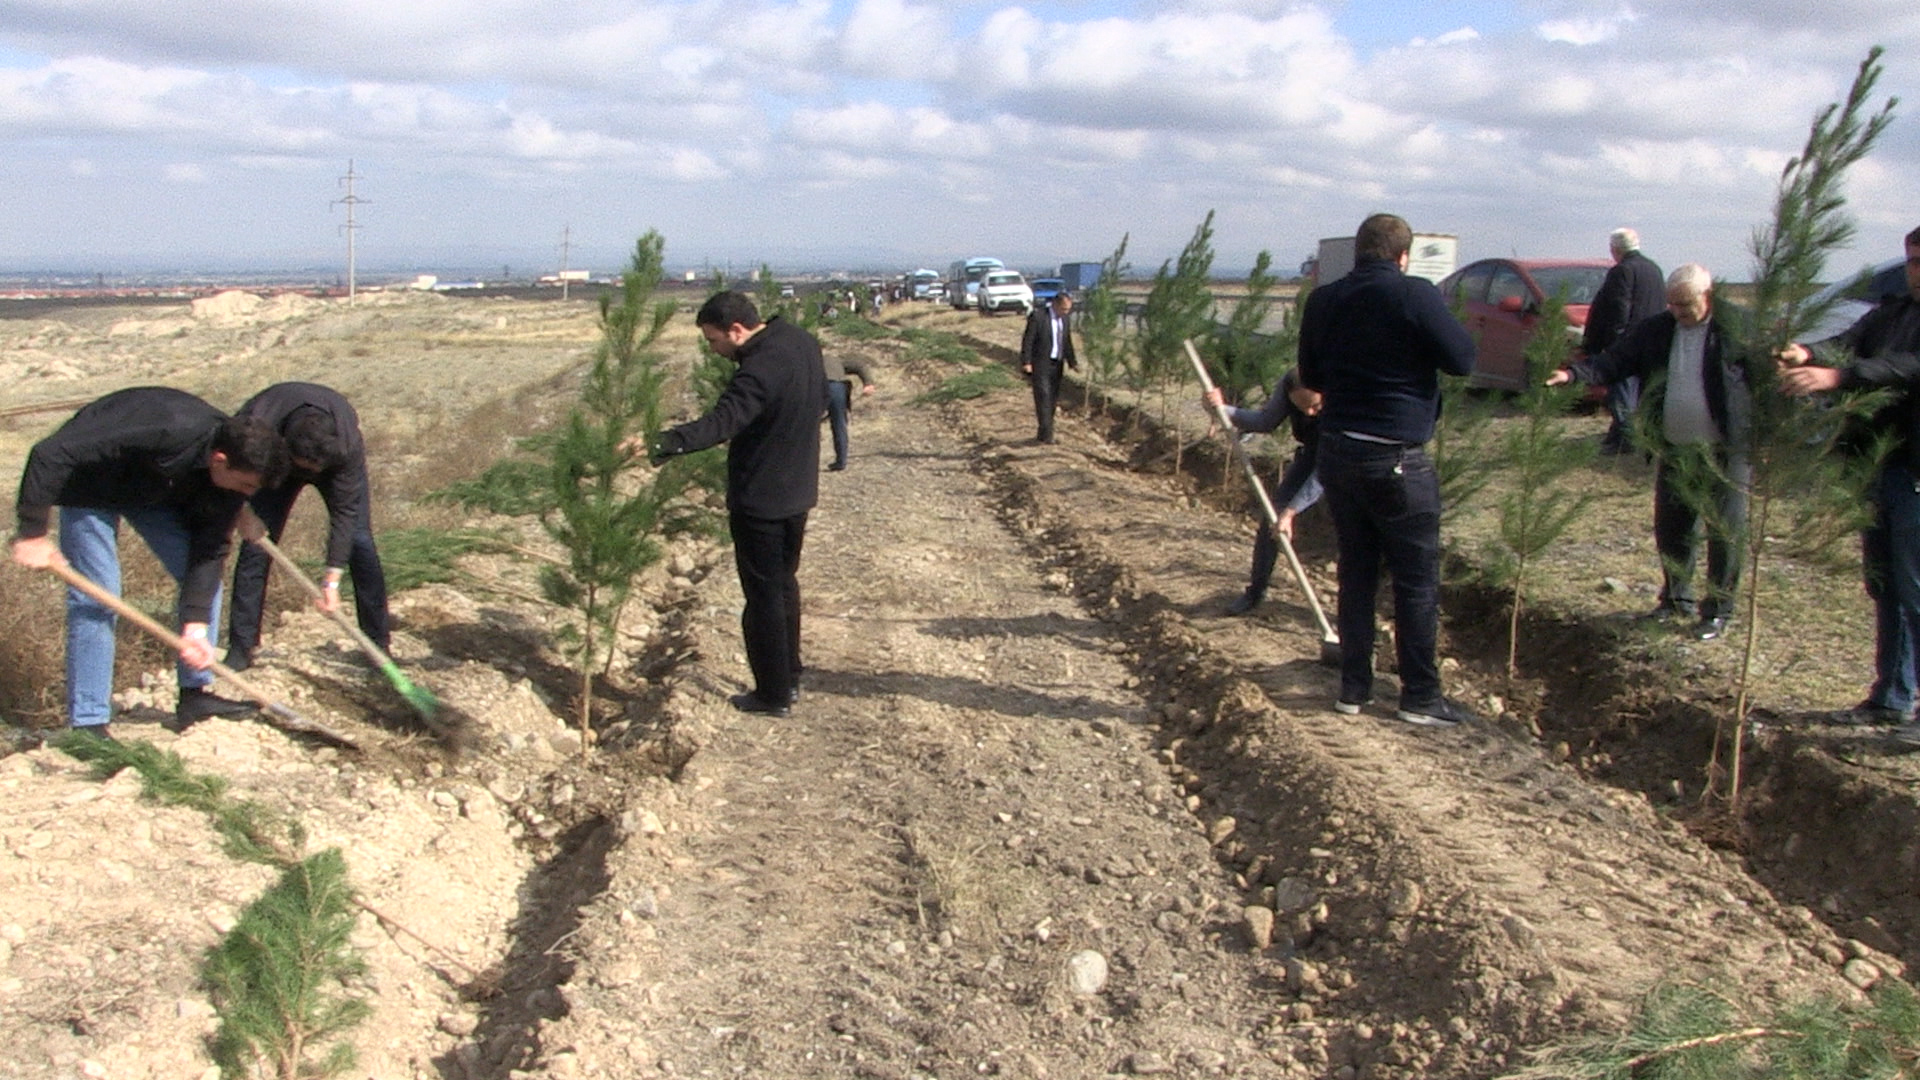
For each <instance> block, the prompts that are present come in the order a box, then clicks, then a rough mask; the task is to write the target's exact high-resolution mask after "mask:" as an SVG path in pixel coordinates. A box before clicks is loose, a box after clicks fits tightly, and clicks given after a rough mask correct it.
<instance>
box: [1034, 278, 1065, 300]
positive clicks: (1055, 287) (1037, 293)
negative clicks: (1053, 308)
mask: <svg viewBox="0 0 1920 1080" xmlns="http://www.w3.org/2000/svg"><path fill="white" fill-rule="evenodd" d="M1029 284H1030V285H1032V286H1033V302H1034V303H1035V304H1046V303H1051V302H1052V301H1053V298H1054V297H1056V296H1059V295H1060V294H1061V293H1062V292H1065V291H1066V288H1067V283H1066V281H1065V280H1064V279H1062V278H1057V277H1037V278H1034V279H1033V280H1032V281H1031V282H1029Z"/></svg>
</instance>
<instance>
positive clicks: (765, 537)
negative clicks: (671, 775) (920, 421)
mask: <svg viewBox="0 0 1920 1080" xmlns="http://www.w3.org/2000/svg"><path fill="white" fill-rule="evenodd" d="M693 321H694V325H696V326H698V327H699V328H700V334H701V336H702V337H705V338H706V339H707V344H708V345H710V346H712V348H713V351H714V352H716V353H719V354H720V355H721V356H724V357H726V358H728V359H730V360H732V361H733V362H734V363H735V364H736V365H738V366H737V367H736V368H735V370H734V373H733V378H732V379H731V380H729V381H728V383H727V388H726V389H725V390H723V391H721V394H720V398H719V400H717V401H715V402H714V403H713V408H711V409H708V410H707V413H706V415H705V416H702V417H700V418H699V419H697V420H693V421H689V422H688V423H685V424H681V425H680V426H679V427H675V428H670V429H668V430H667V431H664V432H662V433H661V434H660V435H659V437H658V438H657V439H655V441H654V444H653V448H652V451H651V456H652V458H653V460H654V461H655V463H659V462H661V461H665V460H666V459H667V458H669V457H672V456H673V455H675V454H686V453H691V452H693V451H695V450H704V449H706V448H707V447H709V446H716V445H718V444H720V443H723V442H724V443H728V444H729V450H728V453H727V526H728V529H729V530H730V531H731V532H732V534H733V561H734V566H735V567H736V568H737V569H738V570H739V572H740V591H741V593H742V594H743V596H744V597H745V599H746V604H745V607H744V609H743V610H742V612H741V615H740V630H741V635H742V636H743V637H744V638H745V639H746V646H747V666H748V667H749V668H751V669H752V671H753V684H754V685H753V691H752V692H751V693H746V694H735V695H734V696H733V697H732V698H731V699H729V700H730V702H731V704H732V705H733V707H734V708H736V709H738V710H740V711H741V712H744V713H764V714H767V715H771V716H786V715H787V714H788V712H789V711H790V709H791V707H792V705H793V702H794V700H795V699H796V698H797V697H798V696H799V692H800V667H801V665H800V578H799V571H800V545H801V542H802V541H803V540H805V539H806V533H807V512H808V511H809V510H812V509H813V506H814V503H815V502H817V501H818V499H819V494H820V414H821V412H822V411H823V410H824V409H825V408H826V406H827V381H826V361H825V360H823V359H822V358H821V356H820V343H819V342H818V341H816V340H814V337H813V335H812V334H809V333H807V332H806V331H805V330H802V329H800V328H799V327H798V326H795V325H794V324H792V323H790V322H788V321H786V320H785V319H782V318H780V317H778V316H775V317H774V318H771V319H768V320H767V321H766V322H764V323H763V322H761V321H760V312H759V310H758V309H757V308H755V307H754V306H753V301H752V300H751V299H749V298H748V297H747V296H746V295H745V294H744V293H737V292H723V293H717V294H715V295H714V296H713V297H712V298H711V299H709V300H708V301H707V302H706V303H705V304H704V305H702V306H701V308H700V312H699V314H697V315H695V316H694V319H693Z"/></svg>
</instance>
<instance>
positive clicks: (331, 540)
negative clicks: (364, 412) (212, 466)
mask: <svg viewBox="0 0 1920 1080" xmlns="http://www.w3.org/2000/svg"><path fill="white" fill-rule="evenodd" d="M239 415H241V416H257V417H259V418H260V419H261V420H264V421H266V422H267V424H268V425H269V426H271V427H272V428H273V429H274V430H275V431H278V432H279V433H280V435H281V437H282V438H284V439H285V440H286V442H287V454H288V457H289V458H290V459H291V460H292V463H293V468H292V470H291V471H290V472H289V473H288V474H287V479H286V482H285V483H282V484H278V485H275V486H273V487H267V488H262V489H261V490H260V491H258V492H256V493H255V494H254V495H253V497H252V498H251V499H249V500H248V503H249V505H251V506H252V507H253V512H254V513H255V514H258V515H259V517H260V520H261V521H262V522H263V523H264V524H265V525H266V527H267V536H268V538H269V539H271V540H272V541H273V542H274V543H276V544H277V543H279V542H280V534H281V533H282V532H283V531H285V529H286V527H287V518H288V516H289V515H291V514H292V513H293V503H294V500H295V499H298V498H299V497H300V489H301V488H304V487H306V486H307V485H308V484H312V485H313V486H314V487H315V488H316V489H318V490H319V492H320V500H321V501H322V502H323V503H325V504H326V507H327V568H326V571H325V573H324V575H323V576H322V578H321V582H320V590H321V592H320V596H321V598H320V609H321V610H322V611H337V610H339V608H340V579H341V578H342V577H343V576H344V575H345V574H346V573H348V572H349V571H351V573H352V574H353V607H354V614H355V616H356V617H357V619H358V621H359V623H360V629H361V630H362V631H364V632H365V633H366V635H367V637H368V638H370V639H372V641H373V643H374V644H375V645H378V646H380V647H381V648H382V649H385V648H387V647H388V644H389V638H390V637H391V632H390V630H389V618H388V614H387V578H386V574H385V572H384V571H383V570H382V569H381V567H380V553H379V551H378V550H377V549H376V548H375V547H374V544H373V504H372V502H373V501H372V498H371V496H370V495H369V492H368V488H367V446H366V442H365V441H364V440H363V439H362V438H361V436H360V418H359V417H358V416H357V415H356V414H355V413H354V411H353V406H352V405H349V404H348V403H347V399H346V398H344V397H341V396H340V394H339V393H338V392H336V391H333V390H329V389H328V388H326V387H324V386H318V385H315V384H313V383H299V382H291V383H279V384H277V385H275V386H269V387H267V388H266V389H265V390H262V391H260V392H259V393H258V394H255V395H254V396H253V397H252V398H251V399H249V400H248V401H247V403H246V404H245V405H242V406H240V412H239ZM272 568H273V561H272V559H270V558H269V557H268V555H267V553H266V552H265V551H263V550H262V549H261V548H259V547H258V546H257V545H254V544H242V545H241V547H240V555H239V558H237V559H236V560H235V561H234V568H233V610H232V612H231V619H230V620H229V629H228V631H227V661H226V663H227V666H228V667H230V668H232V669H233V670H235V671H245V670H246V669H247V668H248V667H251V666H252V664H253V654H254V650H255V649H257V648H259V646H260V616H261V612H262V609H263V608H264V607H265V605H266V599H267V576H268V573H269V571H271V570H272Z"/></svg>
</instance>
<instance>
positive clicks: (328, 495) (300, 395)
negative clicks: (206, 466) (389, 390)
mask: <svg viewBox="0 0 1920 1080" xmlns="http://www.w3.org/2000/svg"><path fill="white" fill-rule="evenodd" d="M314 411H318V412H320V413H322V414H324V415H326V416H328V417H330V418H331V419H332V420H333V430H334V431H335V432H337V433H338V435H339V437H340V443H341V447H342V450H343V453H342V454H341V456H340V459H339V460H338V461H336V462H333V463H331V464H329V465H328V467H327V468H325V469H323V470H321V471H320V472H318V473H309V472H305V471H303V470H302V469H301V468H300V467H299V466H297V465H296V466H294V467H293V469H292V471H290V472H289V473H288V474H287V482H286V483H285V484H284V485H282V487H283V488H298V487H300V486H301V485H302V484H312V485H313V486H314V488H315V489H317V490H318V491H319V492H320V498H321V500H322V501H323V502H325V503H326V504H327V565H328V566H335V567H344V566H346V565H347V558H348V556H349V555H350V554H351V553H352V551H353V533H354V528H355V526H356V525H358V524H359V521H360V517H361V515H362V514H363V513H365V512H366V505H367V444H366V442H365V440H363V439H362V438H361V435H360V417H359V416H358V415H356V414H355V413H354V411H353V406H352V405H349V404H347V399H346V398H344V397H341V396H340V394H339V392H338V391H335V390H330V389H328V388H327V387H324V386H320V385H317V384H315V383H299V382H289V383H278V384H275V385H273V386H269V387H267V388H266V389H265V390H262V391H260V392H259V393H257V394H255V395H253V397H251V398H249V399H248V400H247V403H246V404H245V405H242V406H240V411H239V412H238V413H236V414H235V415H236V416H257V417H259V418H260V419H262V420H265V421H266V422H267V423H268V424H270V425H272V427H273V430H275V431H278V432H279V433H280V434H281V435H283V436H284V435H286V433H287V430H288V429H289V428H290V427H292V426H293V422H294V421H295V420H298V419H300V418H301V417H302V416H305V415H307V414H309V413H311V412H314Z"/></svg>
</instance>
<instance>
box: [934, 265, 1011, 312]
mask: <svg viewBox="0 0 1920 1080" xmlns="http://www.w3.org/2000/svg"><path fill="white" fill-rule="evenodd" d="M1006 266H1007V264H1006V263H1003V262H1001V261H1000V260H999V259H989V258H986V257H984V256H975V257H973V258H971V259H961V260H959V261H957V262H955V263H954V264H953V265H952V266H949V267H947V303H949V304H952V305H953V306H954V307H955V308H957V309H960V310H962V311H964V310H966V309H967V308H970V307H978V306H979V304H978V302H977V301H976V299H975V297H977V296H978V295H979V293H980V279H981V278H983V277H986V276H987V271H989V270H1004V269H1006Z"/></svg>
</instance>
